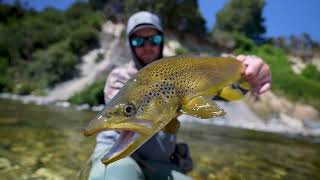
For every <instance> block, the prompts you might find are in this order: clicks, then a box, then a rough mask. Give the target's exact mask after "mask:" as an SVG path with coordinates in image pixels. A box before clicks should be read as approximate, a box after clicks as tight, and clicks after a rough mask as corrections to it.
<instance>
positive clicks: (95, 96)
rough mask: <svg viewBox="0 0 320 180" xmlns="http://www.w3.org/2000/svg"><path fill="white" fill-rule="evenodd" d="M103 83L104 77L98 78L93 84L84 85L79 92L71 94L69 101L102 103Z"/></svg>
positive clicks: (91, 103) (90, 103) (75, 102)
mask: <svg viewBox="0 0 320 180" xmlns="http://www.w3.org/2000/svg"><path fill="white" fill-rule="evenodd" d="M104 84H105V77H103V78H100V79H99V80H97V81H95V82H94V83H93V84H91V85H89V86H88V87H86V88H85V89H84V90H82V91H81V92H79V93H77V94H75V95H74V96H72V97H71V98H70V99H69V101H70V102H71V103H74V104H84V103H88V104H89V105H91V106H92V105H99V104H104V95H103V88H104Z"/></svg>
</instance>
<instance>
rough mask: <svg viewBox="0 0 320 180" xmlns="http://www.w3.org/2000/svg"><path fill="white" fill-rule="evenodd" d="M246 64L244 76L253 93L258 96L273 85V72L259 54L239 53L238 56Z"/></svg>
mask: <svg viewBox="0 0 320 180" xmlns="http://www.w3.org/2000/svg"><path fill="white" fill-rule="evenodd" d="M236 58H237V60H239V61H241V62H242V63H243V64H245V65H246V69H245V72H244V78H245V79H246V80H247V81H248V83H249V84H250V85H251V87H252V90H251V92H252V94H253V95H254V96H258V95H260V94H262V93H264V92H266V91H267V90H269V89H270V87H271V72H270V68H269V66H268V65H267V64H266V63H264V62H263V60H262V59H261V58H259V57H257V56H245V55H239V56H237V57H236Z"/></svg>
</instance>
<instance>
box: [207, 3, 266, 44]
mask: <svg viewBox="0 0 320 180" xmlns="http://www.w3.org/2000/svg"><path fill="white" fill-rule="evenodd" d="M264 5H265V1H264V0H249V1H248V0H230V1H229V3H228V4H226V5H225V6H224V7H223V9H222V10H221V11H219V12H218V13H217V15H216V24H215V26H214V29H213V33H214V32H215V31H222V32H240V33H243V34H244V35H246V36H247V37H249V38H251V39H258V38H260V37H261V35H262V34H263V33H265V31H266V29H265V26H264V25H263V22H264V18H263V16H262V12H263V8H264Z"/></svg>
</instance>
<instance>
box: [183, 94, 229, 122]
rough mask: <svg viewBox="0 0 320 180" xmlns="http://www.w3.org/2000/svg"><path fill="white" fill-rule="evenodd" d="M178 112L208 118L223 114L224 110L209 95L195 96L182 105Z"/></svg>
mask: <svg viewBox="0 0 320 180" xmlns="http://www.w3.org/2000/svg"><path fill="white" fill-rule="evenodd" d="M180 112H181V113H183V114H188V115H190V116H194V117H198V118H202V119H208V118H214V117H218V116H223V115H225V112H224V110H223V109H222V108H220V107H219V106H218V105H217V104H216V103H215V102H213V101H212V100H211V98H210V97H204V96H197V97H194V98H192V99H190V100H189V101H188V102H186V103H185V104H183V105H182V107H181V109H180Z"/></svg>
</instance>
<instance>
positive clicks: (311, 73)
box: [301, 64, 320, 82]
mask: <svg viewBox="0 0 320 180" xmlns="http://www.w3.org/2000/svg"><path fill="white" fill-rule="evenodd" d="M301 75H302V76H304V77H306V78H308V79H312V80H315V81H318V82H320V72H319V71H318V70H317V67H316V66H315V65H313V64H308V65H307V66H306V67H305V68H304V69H303V71H302V73H301Z"/></svg>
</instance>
